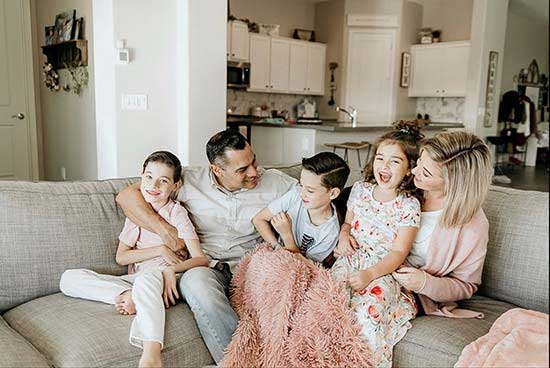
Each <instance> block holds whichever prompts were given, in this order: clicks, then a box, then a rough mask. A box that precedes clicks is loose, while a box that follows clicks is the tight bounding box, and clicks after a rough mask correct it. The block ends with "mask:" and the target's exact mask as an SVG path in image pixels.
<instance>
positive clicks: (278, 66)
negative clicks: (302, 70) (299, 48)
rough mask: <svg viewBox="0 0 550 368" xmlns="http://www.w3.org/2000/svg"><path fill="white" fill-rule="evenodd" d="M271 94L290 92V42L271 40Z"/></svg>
mask: <svg viewBox="0 0 550 368" xmlns="http://www.w3.org/2000/svg"><path fill="white" fill-rule="evenodd" d="M270 64H271V65H270V71H271V83H270V85H269V87H270V89H271V92H288V78H289V72H290V41H289V40H285V39H282V38H275V37H274V38H271V61H270Z"/></svg>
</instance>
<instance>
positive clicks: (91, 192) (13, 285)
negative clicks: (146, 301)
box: [0, 179, 133, 312]
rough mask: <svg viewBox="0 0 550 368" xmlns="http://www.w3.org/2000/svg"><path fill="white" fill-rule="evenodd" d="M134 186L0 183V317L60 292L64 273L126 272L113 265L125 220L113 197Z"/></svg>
mask: <svg viewBox="0 0 550 368" xmlns="http://www.w3.org/2000/svg"><path fill="white" fill-rule="evenodd" d="M132 182H133V180H130V179H121V180H109V181H91V182H73V183H71V182H60V183H49V182H41V183H30V182H2V181H0V234H2V235H1V236H0V254H2V257H0V312H2V311H5V310H7V309H10V308H12V307H14V306H16V305H18V304H21V303H24V302H26V301H29V300H31V299H34V298H36V297H40V296H44V295H49V294H53V293H56V292H58V291H59V279H60V277H61V274H62V273H63V271H65V270H66V269H68V268H90V269H93V270H95V271H98V272H101V273H108V274H122V273H123V272H125V270H126V269H125V267H120V266H118V265H117V264H116V262H115V253H116V247H117V244H118V241H117V238H118V235H119V233H120V230H121V229H122V225H123V221H124V214H123V212H122V210H121V209H120V208H119V207H117V205H116V203H115V196H116V194H117V193H118V192H119V191H120V190H122V189H124V188H125V187H126V186H128V185H129V184H131V183H132ZM22 270H24V275H22Z"/></svg>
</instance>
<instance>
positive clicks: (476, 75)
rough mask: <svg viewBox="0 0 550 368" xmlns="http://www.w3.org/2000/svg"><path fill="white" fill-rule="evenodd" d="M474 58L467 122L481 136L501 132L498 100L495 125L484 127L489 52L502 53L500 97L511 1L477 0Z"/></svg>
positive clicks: (468, 96) (470, 64) (496, 94)
mask: <svg viewBox="0 0 550 368" xmlns="http://www.w3.org/2000/svg"><path fill="white" fill-rule="evenodd" d="M473 14H474V16H473V18H472V29H471V35H472V37H471V48H470V60H469V65H468V80H467V82H466V100H465V107H464V117H465V119H464V120H465V121H464V125H465V126H466V129H467V130H470V131H472V132H474V133H476V134H477V135H479V136H480V137H486V136H488V135H495V134H496V132H497V123H496V120H497V111H498V102H496V103H495V104H494V107H493V118H492V127H489V128H485V127H483V116H484V112H485V92H486V89H487V69H488V65H489V52H490V51H496V52H498V54H499V62H498V67H497V79H496V81H497V83H496V88H495V97H496V98H497V99H498V96H500V85H501V77H502V65H503V62H502V60H503V54H504V42H505V36H506V16H507V14H508V0H474V8H473Z"/></svg>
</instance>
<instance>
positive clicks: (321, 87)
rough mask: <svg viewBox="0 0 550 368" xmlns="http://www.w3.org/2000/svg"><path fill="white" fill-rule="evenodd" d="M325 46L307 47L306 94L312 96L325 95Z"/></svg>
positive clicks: (312, 45) (313, 45)
mask: <svg viewBox="0 0 550 368" xmlns="http://www.w3.org/2000/svg"><path fill="white" fill-rule="evenodd" d="M325 57H326V47H325V45H319V44H310V45H308V58H307V59H308V63H307V64H308V70H307V92H308V94H312V95H324V94H325Z"/></svg>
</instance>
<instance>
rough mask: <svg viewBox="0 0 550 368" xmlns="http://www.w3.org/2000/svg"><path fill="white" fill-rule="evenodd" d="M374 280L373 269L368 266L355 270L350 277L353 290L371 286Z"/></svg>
mask: <svg viewBox="0 0 550 368" xmlns="http://www.w3.org/2000/svg"><path fill="white" fill-rule="evenodd" d="M373 280H374V276H373V275H372V272H371V270H370V269H368V268H367V269H366V270H360V271H355V272H353V273H352V274H351V275H350V276H349V278H348V283H349V286H351V288H352V289H353V291H361V290H363V289H364V288H366V287H367V286H369V284H370V283H371V282H372V281H373Z"/></svg>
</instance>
